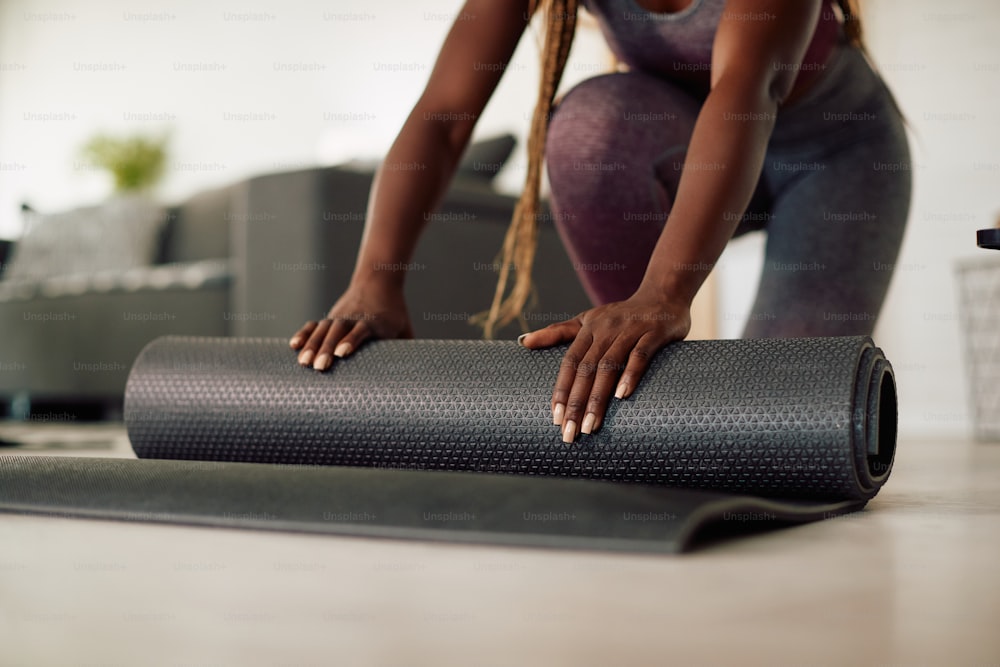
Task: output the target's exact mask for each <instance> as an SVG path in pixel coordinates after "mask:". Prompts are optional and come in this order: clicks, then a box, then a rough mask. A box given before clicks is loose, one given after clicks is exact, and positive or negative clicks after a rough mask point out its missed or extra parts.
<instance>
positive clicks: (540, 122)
mask: <svg viewBox="0 0 1000 667" xmlns="http://www.w3.org/2000/svg"><path fill="white" fill-rule="evenodd" d="M542 4H543V5H544V6H543V12H544V14H543V19H544V21H545V41H544V42H543V46H542V72H541V81H540V84H539V89H538V101H537V103H536V104H535V112H534V115H533V116H532V119H531V129H530V132H529V134H528V171H527V175H526V176H525V180H524V191H523V192H522V193H521V198H520V199H519V200H518V202H517V206H516V207H515V208H514V216H513V218H512V219H511V222H510V226H509V227H508V228H507V234H506V236H505V237H504V241H503V249H502V259H501V261H500V276H499V279H498V280H497V287H496V292H495V293H494V295H493V305H492V306H491V307H490V309H489V311H487V312H486V313H480V314H478V315H477V316H475V317H473V318H472V321H473V323H476V324H481V325H482V326H483V336H484V337H485V338H493V335H494V333H495V331H496V329H498V328H501V327H503V326H504V325H506V324H508V323H509V322H512V321H514V320H515V319H518V318H519V317H520V316H521V311H522V309H523V308H524V305H525V304H526V303H527V301H528V297H529V296H530V295H531V289H532V287H531V268H532V265H533V263H534V260H535V248H536V246H537V243H538V210H539V200H540V198H541V195H540V191H541V182H542V168H543V163H544V153H545V138H546V136H547V135H548V130H549V120H550V118H551V115H552V106H553V102H554V100H555V95H556V90H557V89H558V88H559V82H560V81H561V80H562V75H563V71H564V70H565V69H566V61H567V59H568V58H569V51H570V47H571V46H572V45H573V35H574V34H575V32H576V14H577V8H578V6H579V0H542ZM512 266H513V269H514V284H513V287H512V288H511V290H510V294H508V295H507V296H504V294H505V292H507V286H508V283H509V282H510V270H511V267H512Z"/></svg>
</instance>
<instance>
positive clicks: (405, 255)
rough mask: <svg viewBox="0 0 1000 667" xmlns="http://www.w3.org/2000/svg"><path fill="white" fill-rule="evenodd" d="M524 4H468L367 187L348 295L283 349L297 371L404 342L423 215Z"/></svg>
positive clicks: (503, 60) (447, 177) (488, 89)
mask: <svg viewBox="0 0 1000 667" xmlns="http://www.w3.org/2000/svg"><path fill="white" fill-rule="evenodd" d="M530 13H531V8H530V3H529V0H504V1H503V2H497V1H496V0H467V2H466V3H465V5H464V6H463V7H462V9H461V11H460V12H459V14H458V17H457V19H456V20H455V22H454V24H453V25H452V27H451V30H450V31H449V33H448V36H447V38H446V39H445V41H444V45H443V46H442V47H441V51H440V53H439V54H438V58H437V61H436V63H435V64H434V69H433V70H432V71H431V75H430V78H429V80H428V82H427V86H426V87H425V89H424V92H423V94H422V95H421V96H420V99H419V100H418V102H417V104H416V106H415V107H414V108H413V111H411V112H410V115H409V117H408V118H407V119H406V122H405V123H404V124H403V128H402V129H401V130H400V132H399V135H398V136H397V138H396V140H395V142H393V144H392V147H391V148H390V149H389V152H388V154H387V155H386V157H385V160H384V161H383V163H382V165H381V166H380V167H379V170H378V172H377V173H376V175H375V180H374V183H373V184H372V192H371V197H370V199H369V206H368V214H367V218H366V222H365V230H364V234H363V235H362V239H361V247H360V250H359V252H358V258H357V262H356V264H355V268H354V274H353V276H352V278H351V283H350V285H349V286H348V289H347V291H346V292H345V293H344V295H342V296H341V298H340V299H339V300H338V301H337V303H336V304H334V305H333V307H332V308H331V309H330V312H329V314H328V315H327V317H326V318H325V319H323V320H321V321H319V322H306V324H305V325H304V326H303V327H302V328H301V329H299V331H298V332H297V333H296V334H295V335H294V336H292V339H291V340H290V341H289V344H290V345H291V347H292V348H293V349H296V350H300V352H299V363H301V364H303V365H305V366H308V365H312V366H313V367H314V368H316V369H317V370H326V369H327V368H329V367H330V365H331V364H332V363H333V358H334V357H342V356H346V355H347V354H350V353H351V352H352V351H353V350H355V349H357V348H358V346H359V345H361V343H362V342H364V341H365V340H366V339H368V338H371V337H373V336H377V337H382V338H393V337H410V336H412V330H411V327H410V322H409V316H408V315H407V314H406V308H405V303H404V302H403V298H402V290H403V279H404V277H405V273H406V272H405V269H401V268H400V267H401V266H406V265H407V264H408V263H409V262H410V258H411V257H412V255H413V251H414V249H415V248H416V245H417V240H418V239H419V237H420V233H421V232H422V231H423V229H424V227H425V225H426V221H427V219H428V217H429V216H428V214H429V213H430V212H431V211H433V210H434V209H435V208H436V207H437V205H438V203H439V201H440V199H441V197H442V195H443V193H444V192H445V190H446V188H447V186H448V183H449V182H450V181H451V178H452V176H453V174H454V172H455V167H456V165H457V164H458V161H459V159H460V158H461V155H462V152H463V151H464V150H465V147H466V145H467V144H468V142H469V137H470V136H471V135H472V130H473V128H474V127H475V124H476V120H477V119H478V118H479V116H480V114H481V113H482V111H483V108H484V107H485V106H486V103H487V102H488V101H489V99H490V97H491V96H492V95H493V92H494V90H495V89H496V86H497V84H498V83H499V81H500V78H501V76H502V75H503V72H504V71H505V70H506V69H507V64H508V63H509V62H510V58H511V56H512V55H513V53H514V49H515V48H516V47H517V43H518V41H519V40H520V38H521V35H522V34H523V33H524V29H525V27H526V26H527V23H528V19H529V17H530Z"/></svg>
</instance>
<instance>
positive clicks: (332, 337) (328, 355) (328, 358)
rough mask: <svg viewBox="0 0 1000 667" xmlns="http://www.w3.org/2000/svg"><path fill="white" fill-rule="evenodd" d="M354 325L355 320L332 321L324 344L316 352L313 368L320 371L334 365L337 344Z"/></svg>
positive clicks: (324, 338)
mask: <svg viewBox="0 0 1000 667" xmlns="http://www.w3.org/2000/svg"><path fill="white" fill-rule="evenodd" d="M353 326H354V322H352V321H350V320H342V319H335V320H332V321H331V323H330V328H329V329H327V332H326V335H325V336H324V337H323V344H322V345H320V346H319V350H318V351H317V353H316V360H315V361H314V362H313V368H315V369H316V370H318V371H325V370H326V369H328V368H329V367H330V366H331V365H333V356H334V350H335V349H336V346H337V344H338V343H340V341H341V340H342V339H343V337H344V336H345V335H347V332H349V331H350V330H351V327H353Z"/></svg>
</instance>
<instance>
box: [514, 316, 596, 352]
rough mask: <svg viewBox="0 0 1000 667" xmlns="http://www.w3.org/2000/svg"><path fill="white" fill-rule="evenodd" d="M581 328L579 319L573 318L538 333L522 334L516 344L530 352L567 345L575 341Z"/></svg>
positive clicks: (551, 325)
mask: <svg viewBox="0 0 1000 667" xmlns="http://www.w3.org/2000/svg"><path fill="white" fill-rule="evenodd" d="M582 326H583V325H582V323H581V322H580V318H579V317H574V318H573V319H571V320H565V321H563V322H556V323H555V324H550V325H549V326H547V327H545V328H544V329H539V330H538V331H532V332H531V333H526V334H522V335H521V336H519V337H518V339H517V342H519V343H520V344H521V345H523V346H524V347H527V348H529V349H532V350H537V349H540V348H543V347H551V346H552V345H559V344H560V343H569V342H572V341H573V340H575V339H576V335H577V334H578V333H580V328H581V327H582Z"/></svg>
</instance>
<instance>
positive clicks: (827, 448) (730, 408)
mask: <svg viewBox="0 0 1000 667" xmlns="http://www.w3.org/2000/svg"><path fill="white" fill-rule="evenodd" d="M563 352H564V348H553V349H550V350H536V351H532V350H527V349H525V348H522V347H520V346H519V345H517V344H516V343H514V342H507V341H495V342H487V341H377V342H374V343H371V344H369V345H366V346H364V347H362V348H361V349H360V350H358V351H357V352H356V353H355V354H354V355H353V356H351V357H348V358H347V359H344V360H341V361H338V362H337V364H336V365H335V366H334V367H333V369H332V370H331V371H329V372H327V373H322V374H321V373H317V372H315V371H312V370H309V369H305V368H301V367H299V366H297V365H296V364H295V363H294V355H293V353H292V352H291V351H290V350H289V349H288V346H287V345H286V344H285V342H284V341H280V340H270V339H225V338H217V339H213V338H179V337H176V338H161V339H159V340H157V341H155V342H153V343H151V344H150V345H149V346H148V347H146V349H145V350H144V351H143V352H142V354H141V355H140V356H139V358H138V359H137V360H136V362H135V364H134V366H133V369H132V373H131V375H130V376H129V382H128V387H127V390H126V396H125V422H126V426H127V428H128V435H129V439H130V440H131V442H132V446H133V448H134V449H135V451H136V453H137V454H138V455H139V457H140V458H168V459H197V460H212V461H246V462H255V463H292V464H306V465H337V466H363V467H375V468H404V469H435V470H460V471H471V472H490V473H515V474H522V475H543V476H565V477H583V478H592V479H601V480H608V481H615V482H628V483H641V484H652V485H667V486H674V487H684V488H700V489H711V490H714V491H728V492H733V493H745V494H753V495H761V496H771V497H781V498H800V499H822V500H865V499H868V498H870V497H871V496H872V495H874V494H875V492H876V491H877V490H878V487H879V486H880V485H881V483H882V482H883V481H884V480H885V477H886V476H887V475H888V473H889V467H890V465H891V462H892V453H893V451H892V450H893V449H894V444H895V410H896V406H895V392H894V390H893V389H891V387H892V376H891V368H890V367H889V364H888V362H886V361H885V359H884V357H883V355H882V354H881V352H880V351H879V350H878V349H877V348H875V347H874V346H873V345H872V343H871V341H870V340H869V339H866V338H818V339H787V340H776V339H759V340H726V341H693V342H686V343H681V344H677V345H673V346H670V347H668V348H667V349H664V350H663V351H662V352H661V353H660V354H659V355H658V356H657V357H656V358H655V359H654V361H653V363H652V365H651V367H650V369H649V371H648V373H647V375H646V377H645V378H644V379H643V381H642V383H641V385H640V387H639V388H638V389H637V390H636V392H635V393H634V394H633V395H632V396H631V397H630V398H628V399H626V400H623V401H618V400H612V403H611V407H610V409H609V410H608V413H607V416H606V418H605V423H604V425H603V426H602V427H601V428H600V429H599V430H598V432H597V433H595V434H592V435H590V436H580V438H579V440H578V441H577V442H576V443H574V444H564V443H563V442H562V439H561V437H560V433H559V429H558V427H556V426H553V425H552V420H551V416H550V411H549V399H550V397H551V390H552V384H553V382H554V381H555V377H556V371H557V369H558V367H559V363H560V361H561V359H562V353H563ZM880 428H881V429H882V430H883V431H884V433H883V434H882V437H880V436H879V429H880ZM890 431H891V433H889V432H890ZM890 435H891V437H889V436H890Z"/></svg>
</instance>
